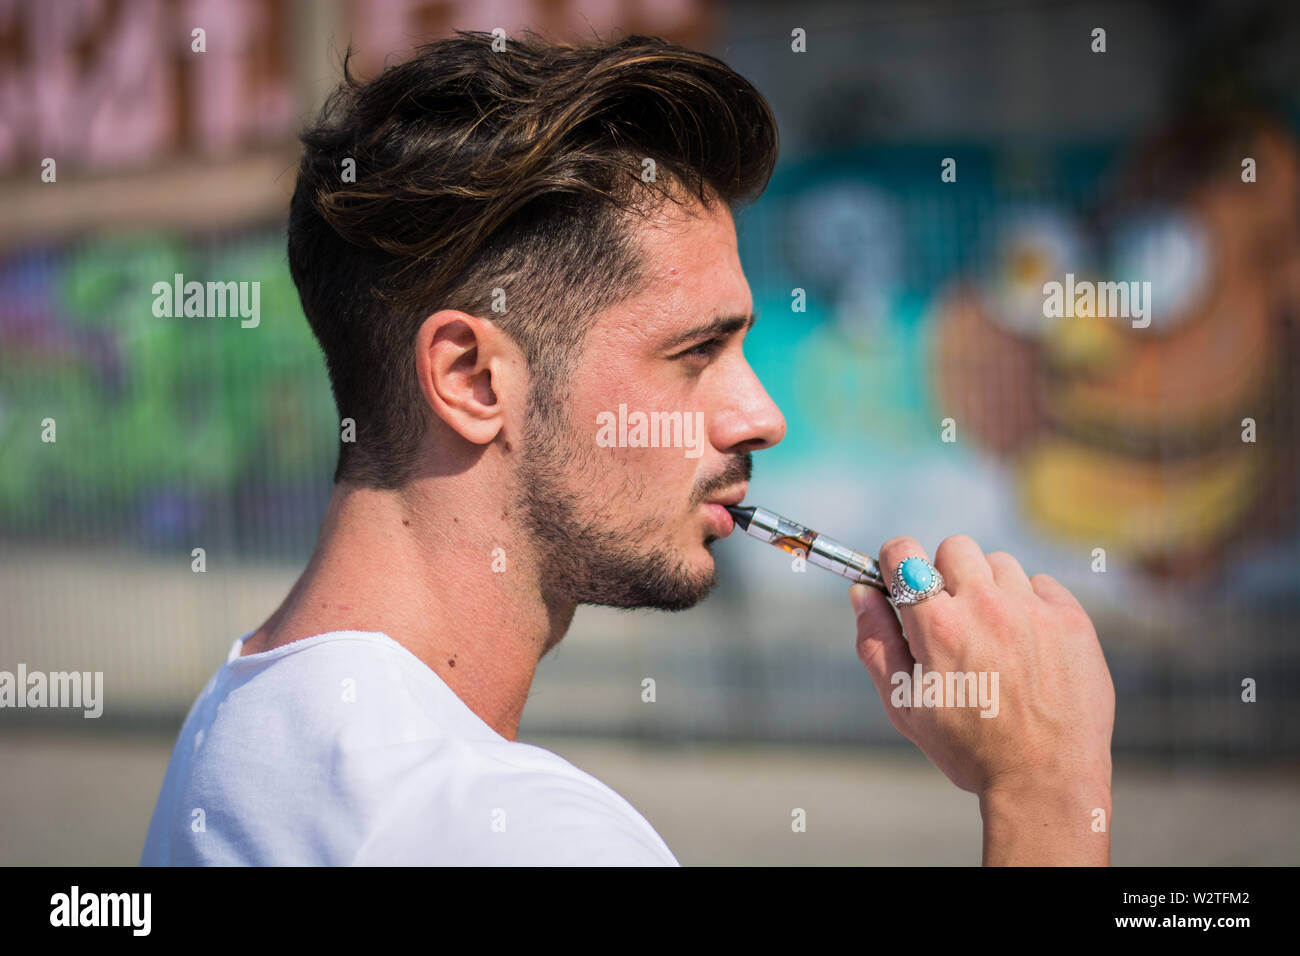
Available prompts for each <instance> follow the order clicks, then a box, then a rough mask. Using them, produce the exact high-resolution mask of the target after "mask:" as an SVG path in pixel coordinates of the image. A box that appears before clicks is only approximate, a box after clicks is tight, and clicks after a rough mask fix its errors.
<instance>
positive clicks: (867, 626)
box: [849, 584, 916, 701]
mask: <svg viewBox="0 0 1300 956" xmlns="http://www.w3.org/2000/svg"><path fill="white" fill-rule="evenodd" d="M849 601H850V602H851V603H852V604H853V612H854V614H856V615H857V618H858V658H859V659H860V660H861V661H862V663H863V666H865V667H866V669H867V673H869V674H870V675H871V680H872V683H874V684H875V685H876V690H877V691H878V692H879V693H880V699H881V700H884V701H888V700H889V694H890V689H891V688H892V687H893V685H892V684H891V683H890V680H889V678H890V675H892V674H897V673H898V672H899V671H902V672H904V673H907V674H910V673H912V668H913V666H914V665H915V663H916V662H915V661H914V660H913V659H912V651H911V649H910V648H909V647H908V646H907V641H906V640H905V639H904V638H903V626H902V625H901V624H900V623H899V622H898V617H897V615H895V614H894V608H893V606H892V605H891V604H890V603H889V600H888V598H886V597H885V595H884V594H883V593H881V592H880V591H877V590H876V589H875V588H871V587H867V586H866V585H865V584H855V585H853V586H852V587H850V588H849Z"/></svg>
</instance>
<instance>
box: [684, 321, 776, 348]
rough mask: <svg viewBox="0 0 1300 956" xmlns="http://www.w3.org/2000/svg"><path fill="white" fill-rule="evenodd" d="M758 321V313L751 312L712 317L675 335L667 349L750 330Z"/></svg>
mask: <svg viewBox="0 0 1300 956" xmlns="http://www.w3.org/2000/svg"><path fill="white" fill-rule="evenodd" d="M757 321H758V313H757V312H750V313H749V315H721V316H718V317H717V318H716V319H711V320H710V321H708V322H705V323H703V324H701V325H697V326H695V327H694V328H691V329H687V330H686V331H685V332H680V333H678V334H677V335H674V336H673V337H672V338H671V339H669V340H668V342H667V343H666V344H665V345H664V348H665V349H674V348H676V347H677V346H679V345H685V344H686V343H687V342H690V341H692V340H693V339H703V338H716V337H719V336H725V335H733V334H735V333H736V332H739V331H741V330H742V329H743V330H744V331H746V332H747V331H749V330H750V329H752V328H753V327H754V323H755V322H757Z"/></svg>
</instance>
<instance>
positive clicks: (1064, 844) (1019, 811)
mask: <svg viewBox="0 0 1300 956" xmlns="http://www.w3.org/2000/svg"><path fill="white" fill-rule="evenodd" d="M1110 809H1111V807H1110V783H1109V781H1100V782H1095V783H1071V784H1065V785H1062V784H1061V783H1060V782H1059V781H1056V780H1044V781H1042V782H1041V783H1039V784H1035V785H1031V786H1026V787H1021V788H1015V789H1003V790H994V791H990V792H989V793H986V794H984V795H982V796H981V797H980V815H981V816H982V817H983V818H984V865H985V866H1109V865H1110Z"/></svg>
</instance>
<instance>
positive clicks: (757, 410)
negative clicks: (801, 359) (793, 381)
mask: <svg viewBox="0 0 1300 956" xmlns="http://www.w3.org/2000/svg"><path fill="white" fill-rule="evenodd" d="M727 384H728V385H729V386H730V387H729V388H728V389H727V394H726V396H725V397H724V398H723V400H722V402H721V405H722V411H721V412H720V413H718V414H715V415H713V417H712V422H713V427H712V429H711V434H710V435H709V440H710V442H711V443H712V445H713V447H714V448H716V449H718V450H719V451H725V452H751V451H758V450H759V449H762V448H771V447H772V446H773V445H775V444H777V443H778V442H779V441H780V440H781V439H782V438H784V437H785V416H784V415H782V414H781V409H779V408H777V406H776V403H775V402H774V401H772V399H771V397H770V396H769V395H768V394H767V390H766V389H764V388H763V385H762V383H761V382H760V381H759V380H758V376H757V375H755V374H754V370H753V369H751V368H750V367H749V365H748V363H746V364H745V366H744V370H743V372H742V373H741V375H740V377H739V379H733V380H731V381H730V382H728V383H727ZM724 387H725V386H724Z"/></svg>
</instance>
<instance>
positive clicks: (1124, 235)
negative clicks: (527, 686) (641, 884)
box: [0, 0, 1300, 865]
mask: <svg viewBox="0 0 1300 956" xmlns="http://www.w3.org/2000/svg"><path fill="white" fill-rule="evenodd" d="M196 27H201V28H203V29H204V30H205V33H206V37H205V42H206V50H205V52H203V53H202V54H197V53H195V52H193V51H192V43H193V40H192V33H191V31H192V30H193V29H195V28H196ZM496 27H500V28H502V29H504V30H505V31H506V33H507V35H513V34H515V33H516V32H517V31H519V30H521V29H522V28H524V27H529V28H532V29H535V30H538V31H541V32H543V33H544V34H546V35H547V36H550V37H551V38H554V39H570V40H583V39H589V40H590V39H594V38H595V37H596V36H598V37H600V38H603V39H613V38H617V37H620V36H623V35H627V34H631V33H649V34H656V35H660V36H664V37H666V38H668V39H672V40H676V41H678V42H681V43H684V44H686V45H688V46H691V47H694V48H697V49H702V50H705V51H707V52H710V53H713V54H714V55H716V56H719V57H721V58H722V59H724V60H725V61H726V62H727V63H728V64H730V65H731V66H732V67H733V68H735V69H736V70H738V71H739V72H740V73H742V74H743V75H745V76H746V77H748V78H749V79H750V80H751V81H752V82H753V83H754V84H755V85H756V86H757V87H758V88H759V90H760V91H761V92H762V93H763V94H764V95H765V96H766V97H767V98H768V99H769V101H770V102H771V104H772V106H773V108H774V110H775V112H776V115H777V118H778V121H779V123H780V130H781V138H782V151H781V162H780V165H779V166H778V169H777V173H776V176H775V178H774V180H773V182H772V184H771V187H770V188H769V190H768V192H767V193H766V195H765V196H764V197H763V198H762V199H761V200H759V201H758V202H757V203H756V204H755V205H753V206H752V207H750V208H748V209H746V210H745V211H744V212H743V213H742V214H741V215H740V217H739V219H738V229H739V235H740V244H741V259H742V263H743V265H744V267H745V271H746V275H747V277H748V279H749V283H750V286H751V288H752V289H753V292H754V296H755V305H756V307H757V310H758V312H759V314H760V316H761V321H760V322H759V323H758V325H757V326H756V327H755V329H754V330H753V332H752V333H751V335H750V337H749V339H748V340H747V345H746V352H747V354H748V355H749V357H750V360H751V363H752V365H753V366H754V368H755V371H756V372H757V374H758V375H759V377H760V378H761V379H762V380H763V382H764V384H765V385H766V387H767V388H768V391H769V392H770V393H771V395H772V397H773V398H774V399H775V400H776V401H777V403H778V404H779V405H780V406H781V408H782V410H783V411H784V413H785V415H786V418H787V421H788V426H789V428H788V435H787V438H786V439H785V441H784V442H783V444H781V445H780V446H778V447H777V448H775V449H772V450H770V451H766V452H764V453H763V454H761V455H758V456H756V459H755V475H754V480H753V482H752V485H751V488H752V491H751V494H750V498H749V500H750V501H751V502H753V503H757V504H761V505H764V506H765V507H768V508H772V509H775V510H778V511H781V512H783V513H785V514H786V515H788V516H790V517H791V518H793V519H794V520H796V521H799V522H801V523H803V524H806V525H809V526H810V527H813V528H817V529H819V530H821V531H824V532H826V533H827V534H830V535H833V536H834V537H837V538H839V539H841V540H844V541H846V542H849V543H852V544H853V545H855V546H856V547H858V548H860V549H863V550H870V551H871V552H872V553H875V552H876V550H877V549H878V548H879V545H880V544H881V543H882V542H883V541H885V540H886V539H888V538H890V537H893V536H895V535H898V534H909V535H912V536H914V537H916V538H917V539H918V540H919V541H920V542H921V543H922V544H923V545H924V546H925V547H926V548H927V549H928V550H929V551H930V552H931V553H933V551H934V548H935V546H936V545H937V544H938V543H939V541H940V540H941V539H942V538H943V537H945V536H947V535H949V534H952V533H956V532H964V533H967V534H970V535H972V536H973V537H974V538H975V539H976V540H977V541H978V542H979V544H980V546H981V547H982V548H983V549H984V550H985V551H994V550H1006V551H1010V552H1011V553H1013V554H1015V555H1016V556H1017V557H1018V558H1019V559H1020V561H1021V563H1022V564H1023V565H1024V566H1025V567H1026V569H1027V570H1028V571H1029V573H1031V574H1033V573H1036V572H1038V571H1045V572H1047V573H1050V574H1052V575H1053V576H1055V577H1057V578H1058V579H1059V580H1060V581H1062V582H1063V583H1065V584H1066V586H1067V587H1069V588H1070V589H1071V590H1072V591H1073V592H1074V593H1075V594H1076V595H1077V596H1078V597H1079V598H1080V600H1081V601H1082V602H1083V603H1084V605H1085V607H1087V608H1088V610H1089V612H1090V613H1091V615H1092V617H1093V621H1094V623H1095V624H1096V627H1097V631H1098V634H1099V636H1100V639H1101V642H1102V645H1103V648H1104V650H1105V653H1106V658H1107V661H1108V663H1109V665H1110V668H1111V672H1112V675H1113V677H1114V681H1115V687H1116V692H1117V696H1118V707H1117V716H1116V725H1115V737H1114V754H1115V782H1114V788H1115V796H1114V811H1115V816H1114V820H1113V824H1112V847H1113V850H1112V853H1113V859H1114V861H1115V863H1117V864H1143V863H1145V864H1157V865H1164V864H1196V863H1225V864H1254V863H1274V864H1290V865H1294V864H1297V863H1300V769H1298V764H1297V756H1298V755H1300V721H1298V720H1297V716H1298V715H1300V649H1298V646H1297V639H1298V638H1300V491H1298V487H1300V486H1298V484H1297V468H1298V466H1300V397H1298V395H1297V366H1298V362H1300V330H1298V329H1297V323H1298V322H1300V152H1298V149H1300V147H1298V146H1297V137H1298V134H1300V55H1298V54H1297V51H1300V8H1297V7H1296V6H1295V5H1293V4H1286V3H1281V2H1279V3H1275V4H1269V3H1259V2H1244V3H1243V2H1227V0H1225V2H1192V3H1156V2H1147V3H1133V2H1128V3H1118V2H1116V3H1105V2H1088V3H1069V2H1062V3H1029V2H981V0H967V2H959V0H950V2H926V0H908V2H880V3H866V2H847V0H846V2H829V0H806V2H802V3H799V4H797V5H789V4H777V3H763V2H758V3H737V2H709V0H535V2H483V0H466V2H460V3H455V2H416V0H323V2H312V0H230V2H216V0H211V2H209V0H194V2H181V0H135V2H111V0H102V2H95V0H60V2H57V3H50V2H24V0H6V2H0V120H2V122H0V671H10V672H16V671H17V668H18V666H19V665H20V664H23V665H25V666H26V669H27V670H28V671H44V672H50V671H64V670H76V671H91V672H94V671H102V672H103V674H104V698H105V702H104V710H103V716H102V717H100V718H98V719H94V720H87V719H85V718H83V717H82V714H81V712H80V711H67V710H55V709H23V710H18V709H14V708H6V709H2V710H0V863H3V864H56V863H57V864H113V863H116V864H133V863H135V862H136V861H137V860H138V856H139V850H140V847H141V845H142V843H143V838H144V833H145V830H146V828H147V824H148V820H149V815H150V813H151V812H152V809H153V803H154V800H155V799H156V796H157V792H158V788H159V786H160V784H161V781H162V775H163V771H164V768H165V766H166V763H167V759H168V757H169V754H170V749H171V746H172V743H173V742H174V740H175V735H176V733H177V731H178V730H179V727H180V724H181V721H182V720H183V718H184V716H185V713H186V711H187V709H188V707H189V705H190V703H191V702H192V701H193V699H194V697H195V695H196V694H197V693H198V691H199V690H200V689H201V687H202V686H203V684H204V683H205V682H206V680H207V679H208V677H210V676H211V674H212V673H213V672H214V671H215V670H216V669H217V668H218V667H219V666H220V665H221V663H222V661H223V660H224V658H225V655H226V653H227V652H228V650H229V648H230V646H231V644H232V642H233V641H234V640H235V639H236V638H238V637H240V636H242V635H243V634H245V633H247V632H249V631H251V630H253V629H255V628H256V627H257V626H259V625H260V624H261V622H262V621H263V620H264V619H265V618H266V616H267V615H268V614H269V613H270V612H271V611H272V610H274V608H275V607H276V606H277V605H278V604H279V602H280V600H281V599H282V598H283V596H284V594H285V593H286V592H287V591H288V589H289V587H290V586H291V585H292V583H293V581H294V579H295V578H296V577H297V575H298V573H299V572H300V570H301V569H302V567H303V566H304V564H305V562H306V559H307V556H308V555H309V553H310V551H311V547H312V544H313V542H314V539H315V534H316V531H317V528H318V524H319V521H320V519H321V516H322V515H323V512H324V507H325V504H326V501H327V500H328V497H329V493H330V490H331V483H330V478H331V475H332V472H333V467H334V456H335V448H336V438H337V427H338V426H337V421H336V416H335V412H334V407H333V404H332V401H331V398H330V393H329V387H328V382H327V379H326V376H325V371H324V367H323V364H322V361H321V357H320V353H319V351H318V349H317V348H316V346H315V343H314V341H313V340H312V338H311V334H310V331H309V329H308V326H307V324H306V321H305V320H304V318H303V317H302V313H301V310H300V307H299V304H298V300H297V294H296V291H295V289H294V287H293V284H292V282H291V280H290V278H289V274H288V269H287V263H286V255H285V237H284V217H285V211H286V206H287V200H288V197H289V195H290V194H291V192H292V189H293V185H294V176H295V165H296V157H297V147H296V140H295V136H296V134H297V132H298V130H299V128H300V126H301V124H302V123H304V122H305V121H306V120H307V119H308V118H309V117H310V116H312V115H313V114H314V112H315V110H316V108H317V107H318V106H319V104H320V102H321V101H322V99H323V97H324V96H325V94H326V93H327V92H328V91H329V90H330V89H331V88H332V86H333V84H334V83H335V82H336V81H337V78H338V69H339V52H340V51H341V50H342V49H343V48H344V47H345V46H346V45H347V44H348V43H349V42H351V43H352V45H353V46H354V48H356V50H357V51H358V54H359V63H360V72H361V74H362V75H371V74H373V73H374V72H375V71H377V70H379V69H381V68H382V66H383V65H384V64H385V63H392V62H396V61H398V60H400V59H401V58H403V57H404V56H405V55H406V54H407V53H408V52H409V51H410V50H411V49H412V48H413V47H414V46H415V45H417V44H418V43H421V42H426V41H427V40H430V39H434V38H436V37H438V36H442V35H446V34H447V33H449V32H450V31H451V30H453V29H473V30H486V31H490V30H492V29H493V28H496ZM796 29H799V30H802V31H804V38H805V43H806V48H805V50H804V51H803V52H796V50H795V49H792V44H795V39H794V38H793V36H792V34H793V31H795V30H796ZM1098 29H1101V30H1103V31H1104V34H1102V35H1099V34H1097V33H1096V31H1097V30H1098ZM1099 39H1100V41H1101V43H1103V44H1104V51H1103V50H1101V49H1097V47H1098V44H1099ZM1247 159H1249V160H1253V162H1251V163H1246V162H1245V161H1246V160H1247ZM49 160H53V165H51V164H50V162H49ZM948 161H951V163H949V162H948ZM945 169H947V170H948V171H949V175H948V176H947V177H946V178H947V179H949V180H953V181H945V177H943V176H942V175H941V174H942V173H943V172H944V170H945ZM954 175H955V179H954ZM176 273H182V274H184V275H185V276H186V277H187V279H188V278H190V277H194V278H200V279H221V280H223V281H224V280H238V281H258V282H260V283H261V321H260V324H259V326H258V327H257V328H255V329H249V328H242V327H241V324H240V321H239V319H238V318H237V317H236V318H230V319H213V318H202V319H194V318H190V319H186V318H156V317H155V316H154V315H153V311H152V304H153V300H154V296H153V293H152V292H151V288H152V285H153V283H154V282H157V281H160V280H161V281H165V282H169V281H171V277H172V276H173V275H174V274H176ZM1067 274H1071V275H1073V276H1074V277H1075V279H1076V281H1080V282H1081V281H1084V280H1088V281H1139V282H1150V283H1151V285H1150V289H1151V310H1150V319H1151V321H1150V326H1149V327H1147V328H1143V329H1137V328H1133V326H1132V323H1131V321H1130V319H1128V318H1113V317H1110V318H1091V317H1086V316H1075V317H1066V318H1062V319H1056V320H1054V319H1048V318H1045V317H1044V309H1043V291H1042V290H1043V285H1044V283H1045V282H1048V281H1062V282H1063V281H1064V280H1065V276H1066V275H1067ZM796 290H802V293H801V294H800V293H799V292H796ZM47 420H53V422H54V427H55V428H56V432H55V436H54V437H55V438H56V440H54V441H49V440H48V438H49V437H51V436H50V434H49V424H48V422H47ZM949 420H950V421H949ZM195 548H203V549H204V553H205V557H206V568H205V570H204V571H203V572H202V573H196V572H195V571H194V570H193V569H192V562H193V560H194V559H193V557H192V553H193V549H195ZM714 553H715V555H716V556H717V559H718V563H719V571H720V576H721V579H722V582H723V584H722V586H721V587H720V588H719V590H718V591H717V592H716V593H715V594H714V595H713V596H712V597H710V598H709V599H708V600H707V601H706V602H705V603H704V604H702V605H700V606H699V607H697V608H696V609H693V610H691V611H689V612H686V613H681V614H676V615H667V614H662V613H654V612H644V613H643V612H635V613H620V612H615V611H610V610H604V609H593V608H583V609H580V611H579V613H578V616H577V618H576V620H575V623H574V627H573V629H572V631H571V632H570V634H569V636H568V637H567V638H566V639H565V641H564V642H563V643H562V644H561V645H560V646H559V647H558V648H557V649H556V650H555V651H553V652H552V653H551V654H550V655H549V656H548V657H547V658H545V659H544V660H543V661H542V663H541V666H540V668H539V670H538V674H537V680H536V683H535V685H534V688H533V692H532V694H531V696H530V698H529V702H528V707H527V710H526V711H525V715H524V721H523V725H522V727H521V739H522V740H525V741H528V742H532V743H537V744H540V745H542V746H546V747H549V748H550V749H553V750H555V751H556V752H558V753H560V754H561V755H563V756H565V757H566V758H567V759H569V760H571V761H572V762H574V763H575V764H577V765H578V766H580V767H582V768H584V769H586V770H588V771H589V772H591V773H593V774H595V775H596V776H597V777H599V778H601V779H603V780H605V781H606V782H607V783H609V784H610V785H611V786H613V787H614V788H615V789H616V790H618V791H620V792H621V793H623V794H624V795H625V796H626V797H627V798H628V799H629V800H630V801H631V802H632V803H633V804H634V805H636V806H637V807H638V808H639V809H640V810H641V811H642V812H643V813H644V814H645V815H646V817H647V818H648V819H649V820H650V822H651V823H652V824H653V825H654V826H655V827H656V828H657V829H658V830H659V832H660V833H661V834H662V835H663V836H664V838H665V840H666V841H667V842H668V844H669V845H670V846H671V847H672V848H673V850H674V852H675V853H676V854H677V856H678V858H679V859H680V860H681V861H682V862H683V863H687V864H691V863H696V864H715V863H740V864H744V863H808V864H816V863H838V864H853V863H864V864H877V863H890V864H912V863H918V864H919V863H940V864H958V865H970V864H977V863H978V862H979V853H980V820H979V814H978V806H977V804H976V801H975V798H974V797H973V796H972V795H970V794H966V793H962V792H960V791H957V790H956V789H955V788H953V787H952V786H951V785H950V784H949V783H948V782H947V781H946V779H945V778H944V777H943V776H942V775H941V774H940V773H939V772H938V771H937V770H935V769H933V768H932V767H931V766H930V765H929V764H928V763H927V762H926V761H925V759H924V758H923V757H922V756H921V755H919V754H918V753H917V752H916V751H915V750H914V748H912V746H911V745H910V744H909V743H907V741H905V740H903V739H902V738H901V737H900V736H898V735H897V734H896V732H895V731H894V730H893V729H892V728H891V726H890V725H889V723H888V720H887V719H886V717H885V713H884V710H883V708H882V705H881V703H880V701H879V698H878V697H877V695H876V693H875V691H874V689H873V687H872V685H871V682H870V680H869V678H868V676H867V674H866V672H865V671H864V670H863V668H862V666H861V665H860V663H859V662H858V660H857V657H856V655H855V653H854V650H853V628H852V615H851V612H850V610H849V607H848V602H847V599H846V594H845V590H846V589H845V588H844V587H843V586H842V585H841V584H840V583H838V581H837V579H835V578H833V577H831V576H830V575H826V574H824V573H821V572H818V571H815V570H814V571H813V572H811V573H797V572H796V571H795V570H794V569H793V568H792V566H791V563H790V560H789V559H788V558H786V557H784V556H782V555H781V554H780V553H778V552H776V551H774V550H772V549H770V548H762V547H760V546H758V545H757V544H756V543H753V542H745V541H743V540H742V539H740V538H736V539H733V540H728V541H722V542H718V543H717V544H715V545H714ZM646 677H652V678H654V679H655V681H656V683H657V701H656V702H655V703H653V704H648V703H644V702H642V699H641V682H642V680H643V679H644V678H646ZM1243 682H1250V683H1251V686H1253V688H1254V697H1255V699H1254V700H1253V701H1250V702H1248V701H1246V700H1243V694H1244V693H1245V691H1244V690H1243V686H1244V685H1243ZM796 807H799V808H803V809H804V810H805V811H806V812H807V816H808V829H807V832H806V833H801V834H796V833H792V832H791V828H790V820H791V811H792V810H793V809H794V808H796Z"/></svg>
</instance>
